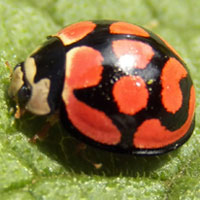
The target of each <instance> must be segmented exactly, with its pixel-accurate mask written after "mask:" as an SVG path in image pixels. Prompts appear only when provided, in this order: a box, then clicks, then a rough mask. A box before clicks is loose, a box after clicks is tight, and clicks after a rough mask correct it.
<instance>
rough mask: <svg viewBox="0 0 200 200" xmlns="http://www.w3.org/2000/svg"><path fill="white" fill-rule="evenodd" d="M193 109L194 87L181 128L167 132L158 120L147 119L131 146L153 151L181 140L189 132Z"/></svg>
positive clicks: (138, 130) (135, 135)
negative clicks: (185, 118)
mask: <svg viewBox="0 0 200 200" xmlns="http://www.w3.org/2000/svg"><path fill="white" fill-rule="evenodd" d="M194 109H195V90H194V86H192V87H191V90H190V100H189V111H188V118H187V120H186V121H185V123H184V124H183V126H182V127H180V128H179V129H177V130H175V131H169V130H167V129H166V127H164V126H162V125H161V123H160V121H159V119H149V120H146V121H144V122H143V123H142V125H141V126H140V127H139V128H138V129H137V131H136V133H135V134H134V138H133V145H134V146H135V147H137V148H145V149H155V148H163V147H165V146H167V145H170V144H172V143H174V142H176V141H177V140H179V139H180V138H182V137H183V136H184V135H185V134H186V133H187V131H188V130H189V128H190V126H191V123H192V120H193V117H194Z"/></svg>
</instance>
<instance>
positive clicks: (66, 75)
mask: <svg viewBox="0 0 200 200" xmlns="http://www.w3.org/2000/svg"><path fill="white" fill-rule="evenodd" d="M9 94H10V96H11V97H14V98H15V100H16V102H17V104H18V105H19V107H20V108H21V109H25V110H27V111H29V112H31V113H33V114H35V115H47V116H48V115H52V114H54V113H55V112H56V111H59V112H60V117H61V121H62V123H63V126H64V127H65V128H66V129H67V130H68V131H69V132H70V133H71V134H72V135H73V136H75V137H76V138H79V139H81V140H82V141H84V142H85V143H88V144H91V145H95V146H97V147H100V148H103V149H105V150H109V151H113V152H120V153H130V154H135V155H158V154H163V153H165V152H168V151H171V150H173V149H176V148H177V147H179V146H180V145H182V144H183V143H184V142H186V140H188V138H189V137H190V135H191V134H192V132H193V129H194V125H195V120H194V110H195V90H194V86H193V83H192V80H191V77H190V74H189V72H188V69H187V67H186V65H185V64H184V62H183V60H182V59H181V58H180V57H179V55H178V53H177V52H176V51H175V50H174V49H173V48H172V47H171V46H170V45H169V44H168V43H167V42H166V41H164V40H163V39H161V38H160V37H159V36H157V35H155V34H153V33H152V32H150V31H148V30H147V29H145V28H142V27H140V26H137V25H133V24H129V23H126V22H118V21H97V22H93V21H84V22H79V23H76V24H72V25H70V26H67V27H65V28H64V29H63V30H61V31H59V32H58V33H57V34H55V35H52V36H50V37H48V40H47V42H45V43H44V44H43V46H42V47H41V48H39V49H37V50H36V51H34V52H33V53H32V54H31V55H30V56H29V57H28V58H27V59H26V60H25V61H24V62H22V63H20V64H18V65H17V66H16V67H15V69H14V72H13V76H12V82H11V86H10V89H9Z"/></svg>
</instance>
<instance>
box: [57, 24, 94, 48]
mask: <svg viewBox="0 0 200 200" xmlns="http://www.w3.org/2000/svg"><path fill="white" fill-rule="evenodd" d="M95 27H96V24H95V23H93V22H90V21H84V22H78V23H76V24H72V25H70V26H67V27H66V28H64V29H62V30H61V31H59V32H58V33H57V34H55V35H54V36H56V37H59V38H60V39H61V40H62V42H63V43H64V45H69V44H72V43H74V42H77V41H78V40H80V39H82V38H84V37H85V36H86V35H88V34H89V33H91V32H92V31H93V30H94V29H95Z"/></svg>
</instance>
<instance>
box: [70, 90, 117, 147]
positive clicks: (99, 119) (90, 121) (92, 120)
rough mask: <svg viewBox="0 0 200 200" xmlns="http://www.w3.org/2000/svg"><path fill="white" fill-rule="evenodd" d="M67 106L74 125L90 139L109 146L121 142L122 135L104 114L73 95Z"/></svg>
mask: <svg viewBox="0 0 200 200" xmlns="http://www.w3.org/2000/svg"><path fill="white" fill-rule="evenodd" d="M68 101H69V103H68V105H67V106H66V109H67V112H68V116H69V119H70V121H71V122H72V124H73V125H74V126H75V127H76V128H77V129H78V130H79V131H80V132H81V133H82V134H84V135H85V136H87V137H89V138H90V139H92V140H94V141H96V142H99V143H102V144H107V145H115V144H117V143H119V142H120V139H121V133H120V132H119V130H118V129H117V127H116V126H115V125H113V123H112V121H111V119H110V118H108V117H107V116H106V115H105V113H104V112H101V111H99V110H96V109H94V108H92V107H90V106H88V105H86V104H85V103H83V102H81V101H79V100H77V99H76V98H75V96H74V95H73V94H71V95H70V97H69V100H68Z"/></svg>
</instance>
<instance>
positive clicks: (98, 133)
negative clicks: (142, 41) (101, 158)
mask: <svg viewBox="0 0 200 200" xmlns="http://www.w3.org/2000/svg"><path fill="white" fill-rule="evenodd" d="M66 57H67V58H66V61H67V64H66V77H65V84H64V90H63V93H62V97H63V100H64V102H65V106H66V111H67V113H68V117H69V119H70V121H71V122H72V124H73V125H74V126H75V127H76V128H77V129H78V130H79V131H80V132H81V133H82V134H83V135H85V136H87V137H89V138H91V139H92V140H94V141H96V142H99V143H102V144H107V145H115V144H117V143H119V142H120V139H121V134H120V131H119V130H118V129H117V127H116V126H115V125H114V124H113V123H112V121H111V119H110V118H109V117H107V116H106V114H105V113H104V112H102V111H99V110H97V109H94V108H92V107H90V106H88V105H86V104H85V103H84V102H81V101H79V100H78V99H77V98H76V97H75V96H74V93H73V91H74V89H81V88H87V87H91V86H95V85H98V83H99V82H100V81H101V78H102V77H101V74H102V71H103V66H102V62H103V57H102V55H101V54H100V53H99V52H98V51H97V50H94V49H92V48H90V47H86V46H83V47H76V48H74V49H72V50H70V51H69V52H68V53H67V55H66Z"/></svg>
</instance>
